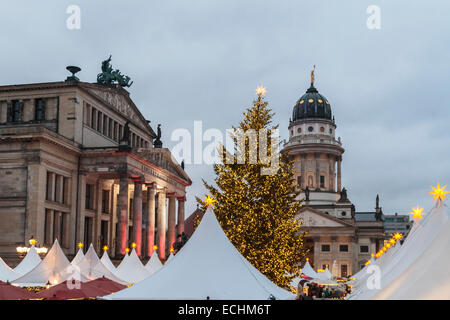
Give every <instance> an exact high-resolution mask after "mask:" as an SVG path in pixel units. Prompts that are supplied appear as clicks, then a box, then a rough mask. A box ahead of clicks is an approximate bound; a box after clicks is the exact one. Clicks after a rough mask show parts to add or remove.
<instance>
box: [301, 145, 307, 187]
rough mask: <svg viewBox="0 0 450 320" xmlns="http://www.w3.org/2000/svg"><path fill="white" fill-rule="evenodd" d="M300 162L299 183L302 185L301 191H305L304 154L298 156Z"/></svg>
mask: <svg viewBox="0 0 450 320" xmlns="http://www.w3.org/2000/svg"><path fill="white" fill-rule="evenodd" d="M300 161H301V163H300V172H301V175H302V176H301V177H300V180H301V183H302V186H301V187H302V189H305V188H306V186H307V183H308V182H307V180H306V155H305V154H301V155H300Z"/></svg>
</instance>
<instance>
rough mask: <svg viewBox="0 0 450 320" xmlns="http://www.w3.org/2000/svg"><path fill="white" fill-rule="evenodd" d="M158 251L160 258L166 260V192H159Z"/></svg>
mask: <svg viewBox="0 0 450 320" xmlns="http://www.w3.org/2000/svg"><path fill="white" fill-rule="evenodd" d="M157 228H158V250H159V258H160V259H161V260H165V258H166V191H165V190H161V191H160V192H158V226H157Z"/></svg>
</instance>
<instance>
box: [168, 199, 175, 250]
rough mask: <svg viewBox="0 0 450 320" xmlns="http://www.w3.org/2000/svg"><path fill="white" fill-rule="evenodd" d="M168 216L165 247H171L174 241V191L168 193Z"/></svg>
mask: <svg viewBox="0 0 450 320" xmlns="http://www.w3.org/2000/svg"><path fill="white" fill-rule="evenodd" d="M167 196H168V197H169V217H168V228H167V249H168V250H170V249H172V248H173V244H174V243H175V205H176V202H175V200H176V198H175V196H176V195H175V193H169V194H168V195H167Z"/></svg>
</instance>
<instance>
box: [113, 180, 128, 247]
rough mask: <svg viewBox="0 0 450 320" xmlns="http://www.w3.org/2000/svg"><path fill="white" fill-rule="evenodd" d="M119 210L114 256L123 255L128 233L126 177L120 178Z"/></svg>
mask: <svg viewBox="0 0 450 320" xmlns="http://www.w3.org/2000/svg"><path fill="white" fill-rule="evenodd" d="M119 208H120V209H119V212H118V215H117V223H118V224H119V227H118V230H117V231H118V234H117V235H116V256H119V255H124V254H125V249H126V248H127V238H128V237H127V233H128V177H126V176H124V177H121V178H120V190H119Z"/></svg>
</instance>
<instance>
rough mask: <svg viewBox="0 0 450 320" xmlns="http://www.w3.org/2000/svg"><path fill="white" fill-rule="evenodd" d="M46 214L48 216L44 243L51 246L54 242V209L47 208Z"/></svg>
mask: <svg viewBox="0 0 450 320" xmlns="http://www.w3.org/2000/svg"><path fill="white" fill-rule="evenodd" d="M45 215H46V217H47V221H46V225H45V229H46V234H45V235H44V241H43V242H44V243H45V244H46V245H48V246H50V247H51V245H52V243H53V217H54V216H53V210H50V209H48V210H46V212H45Z"/></svg>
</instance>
